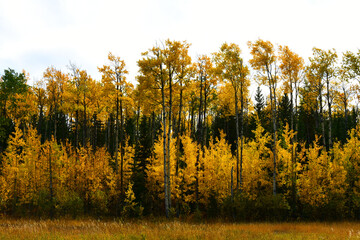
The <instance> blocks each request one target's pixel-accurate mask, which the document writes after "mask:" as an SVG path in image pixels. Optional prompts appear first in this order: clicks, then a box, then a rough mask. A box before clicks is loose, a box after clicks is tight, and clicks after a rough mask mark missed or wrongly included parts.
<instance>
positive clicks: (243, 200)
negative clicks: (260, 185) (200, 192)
mask: <svg viewBox="0 0 360 240" xmlns="http://www.w3.org/2000/svg"><path fill="white" fill-rule="evenodd" d="M223 213H224V215H225V216H226V217H228V218H230V219H233V220H236V221H260V220H261V221H281V220H286V219H287V218H288V217H289V213H290V206H289V204H288V203H287V201H286V199H285V198H284V196H283V195H282V194H277V195H275V196H274V195H263V196H259V197H258V198H256V199H254V200H253V199H249V198H248V197H247V196H246V195H244V194H236V195H235V197H234V201H233V202H232V200H231V197H228V198H227V199H226V200H225V201H224V205H223Z"/></svg>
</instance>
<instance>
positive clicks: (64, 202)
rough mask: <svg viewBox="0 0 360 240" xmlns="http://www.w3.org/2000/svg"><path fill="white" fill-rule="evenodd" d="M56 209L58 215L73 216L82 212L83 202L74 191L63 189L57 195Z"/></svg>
mask: <svg viewBox="0 0 360 240" xmlns="http://www.w3.org/2000/svg"><path fill="white" fill-rule="evenodd" d="M56 209H57V210H58V213H59V214H60V215H69V216H72V217H73V218H76V217H77V216H79V215H81V214H83V212H84V202H83V201H82V199H81V198H80V197H79V195H78V194H77V193H76V192H73V191H63V192H62V194H61V196H58V199H57V205H56Z"/></svg>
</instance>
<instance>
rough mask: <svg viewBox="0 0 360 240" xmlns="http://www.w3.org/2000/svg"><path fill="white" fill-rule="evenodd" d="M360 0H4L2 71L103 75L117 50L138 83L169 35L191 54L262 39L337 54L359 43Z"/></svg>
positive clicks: (305, 51) (0, 10) (0, 5)
mask: <svg viewBox="0 0 360 240" xmlns="http://www.w3.org/2000/svg"><path fill="white" fill-rule="evenodd" d="M359 9H360V1H358V0H302V1H300V0H299V1H295V0H248V1H243V0H216V1H213V0H126V1H123V0H0V73H1V75H2V74H3V70H4V69H7V68H12V69H14V70H15V71H17V72H20V71H22V70H23V69H24V70H25V71H26V72H28V73H29V74H30V84H32V83H33V82H35V81H37V80H40V79H41V78H42V74H43V72H44V71H45V69H46V68H47V67H50V66H53V67H55V68H57V69H60V70H63V71H68V72H69V70H68V68H67V66H68V65H69V63H70V62H72V63H74V64H76V65H77V66H78V67H79V68H80V69H84V70H87V72H88V73H89V74H90V75H91V76H92V77H93V78H95V79H98V80H100V79H101V74H100V73H99V72H98V70H97V67H100V66H102V65H106V64H108V61H107V55H108V53H109V52H112V53H113V54H114V55H116V56H119V57H120V58H121V59H123V60H124V61H125V63H126V66H127V69H128V71H129V75H128V79H129V80H130V81H133V82H134V83H135V76H136V75H137V70H138V68H137V64H136V62H137V60H139V59H140V58H141V52H144V51H146V50H148V49H149V48H151V47H153V46H154V45H155V44H156V43H159V42H162V41H165V40H166V39H170V40H178V41H184V40H186V41H187V42H188V43H190V44H191V47H190V50H189V53H190V55H191V57H192V58H193V60H195V59H196V57H197V56H199V55H201V54H209V55H210V54H211V53H213V52H216V51H218V49H219V48H220V46H221V44H222V43H224V42H228V43H230V42H233V43H236V44H238V45H239V46H240V48H241V49H242V55H243V58H244V60H245V61H248V60H249V59H250V55H249V49H248V47H247V42H248V41H255V40H257V39H259V38H261V39H263V40H269V41H271V42H272V43H273V44H275V45H287V46H289V48H290V49H291V50H293V51H294V52H296V53H298V54H299V55H300V56H302V57H303V58H304V59H305V60H306V59H308V58H309V57H310V56H311V55H312V48H313V47H317V48H321V49H331V48H335V49H336V51H337V53H338V54H339V56H340V57H341V53H342V52H344V51H347V50H350V51H357V50H358V49H359V48H360V31H359V23H360V17H359Z"/></svg>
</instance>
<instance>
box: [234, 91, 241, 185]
mask: <svg viewBox="0 0 360 240" xmlns="http://www.w3.org/2000/svg"><path fill="white" fill-rule="evenodd" d="M237 90H238V89H237V88H236V87H235V86H234V92H235V120H236V123H235V125H236V140H235V145H236V190H239V189H240V156H239V137H240V136H239V109H238V108H239V106H238V97H237V94H238V93H237Z"/></svg>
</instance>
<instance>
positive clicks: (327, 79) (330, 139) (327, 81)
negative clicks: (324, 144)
mask: <svg viewBox="0 0 360 240" xmlns="http://www.w3.org/2000/svg"><path fill="white" fill-rule="evenodd" d="M326 88H327V103H328V108H329V136H328V137H329V149H331V148H332V136H331V132H332V114H331V99H330V79H329V76H328V74H326Z"/></svg>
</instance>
